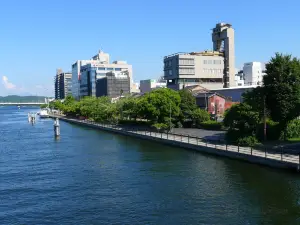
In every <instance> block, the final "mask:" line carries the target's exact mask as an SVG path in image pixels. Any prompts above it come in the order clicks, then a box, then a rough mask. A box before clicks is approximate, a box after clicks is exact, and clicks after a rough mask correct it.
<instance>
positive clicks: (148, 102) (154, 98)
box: [138, 88, 181, 124]
mask: <svg viewBox="0 0 300 225" xmlns="http://www.w3.org/2000/svg"><path fill="white" fill-rule="evenodd" d="M180 102H181V99H180V95H179V93H178V92H176V91H174V90H172V89H169V88H161V89H157V90H154V91H151V92H149V93H146V94H145V95H143V96H142V97H141V99H140V100H139V101H138V108H139V112H140V115H141V117H142V118H145V119H147V120H149V121H151V122H152V123H165V124H169V123H170V122H172V121H174V120H176V119H177V118H178V116H179V113H180ZM170 114H171V118H172V121H170Z"/></svg>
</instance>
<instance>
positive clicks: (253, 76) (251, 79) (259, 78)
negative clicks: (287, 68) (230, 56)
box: [243, 62, 265, 85]
mask: <svg viewBox="0 0 300 225" xmlns="http://www.w3.org/2000/svg"><path fill="white" fill-rule="evenodd" d="M243 73H244V77H245V85H262V82H263V76H264V75H265V65H264V64H263V63H261V62H249V63H245V64H244V68H243Z"/></svg>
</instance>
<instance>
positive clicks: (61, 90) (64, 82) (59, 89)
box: [54, 69, 72, 99]
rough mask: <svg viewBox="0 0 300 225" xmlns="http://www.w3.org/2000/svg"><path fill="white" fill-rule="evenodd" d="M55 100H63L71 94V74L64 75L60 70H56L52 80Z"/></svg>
mask: <svg viewBox="0 0 300 225" xmlns="http://www.w3.org/2000/svg"><path fill="white" fill-rule="evenodd" d="M54 93H55V99H65V98H66V97H67V96H68V95H71V94H72V74H71V73H64V72H63V71H62V70H61V69H57V70H56V75H55V78H54Z"/></svg>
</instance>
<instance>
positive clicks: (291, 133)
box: [286, 119, 300, 138]
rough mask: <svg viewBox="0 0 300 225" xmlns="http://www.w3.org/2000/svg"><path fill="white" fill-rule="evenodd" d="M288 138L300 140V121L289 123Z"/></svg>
mask: <svg viewBox="0 0 300 225" xmlns="http://www.w3.org/2000/svg"><path fill="white" fill-rule="evenodd" d="M286 137H287V138H299V137H300V120H299V119H295V120H292V121H290V122H289V123H288V126H287V130H286Z"/></svg>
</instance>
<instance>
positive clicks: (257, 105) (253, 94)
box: [242, 87, 265, 118]
mask: <svg viewBox="0 0 300 225" xmlns="http://www.w3.org/2000/svg"><path fill="white" fill-rule="evenodd" d="M242 97H243V102H244V103H246V104H248V105H250V106H251V108H252V110H254V111H256V112H258V113H259V115H260V118H262V117H263V116H264V101H265V89H264V87H256V88H253V89H252V90H251V91H247V92H246V93H244V94H243V96H242Z"/></svg>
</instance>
